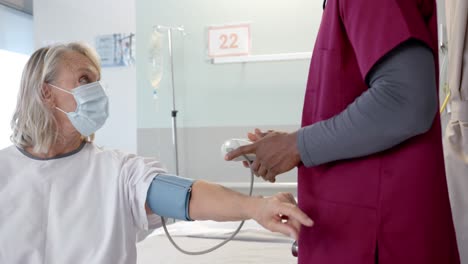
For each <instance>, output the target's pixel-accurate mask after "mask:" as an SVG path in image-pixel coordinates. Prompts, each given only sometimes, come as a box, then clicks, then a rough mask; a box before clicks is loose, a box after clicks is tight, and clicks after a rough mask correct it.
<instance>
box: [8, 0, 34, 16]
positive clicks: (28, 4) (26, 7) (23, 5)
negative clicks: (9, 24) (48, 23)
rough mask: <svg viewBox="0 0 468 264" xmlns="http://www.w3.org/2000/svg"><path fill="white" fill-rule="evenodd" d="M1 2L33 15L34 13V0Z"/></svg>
mask: <svg viewBox="0 0 468 264" xmlns="http://www.w3.org/2000/svg"><path fill="white" fill-rule="evenodd" d="M0 4H3V5H6V6H9V7H11V8H14V9H17V10H19V11H22V12H25V13H28V14H31V15H32V13H33V0H0Z"/></svg>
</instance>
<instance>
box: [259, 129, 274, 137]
mask: <svg viewBox="0 0 468 264" xmlns="http://www.w3.org/2000/svg"><path fill="white" fill-rule="evenodd" d="M273 132H275V131H274V130H271V129H270V130H267V131H266V132H262V131H261V130H260V129H258V128H256V129H255V135H256V136H257V137H258V138H263V137H265V136H266V135H268V134H270V133H273Z"/></svg>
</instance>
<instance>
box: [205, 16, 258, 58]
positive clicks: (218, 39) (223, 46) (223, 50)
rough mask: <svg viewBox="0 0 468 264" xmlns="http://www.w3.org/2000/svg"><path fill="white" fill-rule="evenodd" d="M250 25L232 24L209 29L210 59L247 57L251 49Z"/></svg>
mask: <svg viewBox="0 0 468 264" xmlns="http://www.w3.org/2000/svg"><path fill="white" fill-rule="evenodd" d="M251 46H252V45H251V35H250V24H246V23H244V24H237V25H234V24H230V25H223V26H210V27H208V56H209V57H210V58H216V57H229V56H246V55H249V54H250V49H251Z"/></svg>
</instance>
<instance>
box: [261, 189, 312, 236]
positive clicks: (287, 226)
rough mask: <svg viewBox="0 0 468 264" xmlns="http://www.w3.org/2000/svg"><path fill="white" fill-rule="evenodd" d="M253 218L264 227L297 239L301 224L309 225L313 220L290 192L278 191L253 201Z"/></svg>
mask: <svg viewBox="0 0 468 264" xmlns="http://www.w3.org/2000/svg"><path fill="white" fill-rule="evenodd" d="M254 203H255V207H256V208H255V209H256V210H255V212H256V213H255V215H254V216H253V219H254V220H255V221H257V222H258V223H259V224H260V225H261V226H263V227H264V228H266V229H268V230H270V231H272V232H279V233H282V234H285V235H287V236H289V237H291V238H294V239H296V240H297V238H298V235H299V231H300V229H301V225H305V226H308V227H311V226H312V225H313V224H314V223H313V221H312V220H311V219H310V218H309V217H308V216H307V215H306V214H305V213H304V212H302V211H301V210H300V209H299V208H298V207H297V206H296V201H295V200H294V197H293V195H292V194H290V193H278V194H276V195H274V196H272V197H268V198H260V199H258V200H256V201H255V202H254Z"/></svg>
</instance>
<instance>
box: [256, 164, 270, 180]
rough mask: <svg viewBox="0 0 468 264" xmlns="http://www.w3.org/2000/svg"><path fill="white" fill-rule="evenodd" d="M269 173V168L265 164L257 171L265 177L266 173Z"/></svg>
mask: <svg viewBox="0 0 468 264" xmlns="http://www.w3.org/2000/svg"><path fill="white" fill-rule="evenodd" d="M267 173H268V169H267V168H266V167H265V166H264V165H263V164H260V168H259V169H258V171H257V175H258V176H261V177H262V178H264V177H265V175H267Z"/></svg>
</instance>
